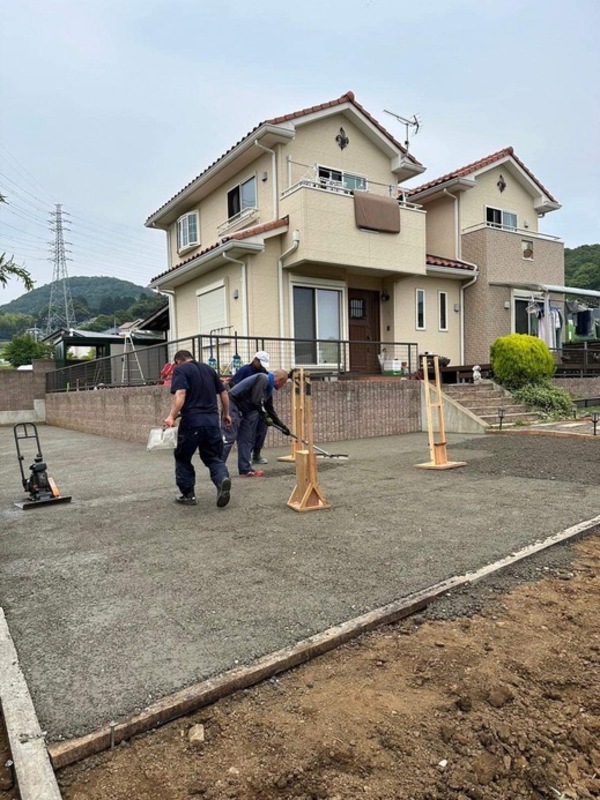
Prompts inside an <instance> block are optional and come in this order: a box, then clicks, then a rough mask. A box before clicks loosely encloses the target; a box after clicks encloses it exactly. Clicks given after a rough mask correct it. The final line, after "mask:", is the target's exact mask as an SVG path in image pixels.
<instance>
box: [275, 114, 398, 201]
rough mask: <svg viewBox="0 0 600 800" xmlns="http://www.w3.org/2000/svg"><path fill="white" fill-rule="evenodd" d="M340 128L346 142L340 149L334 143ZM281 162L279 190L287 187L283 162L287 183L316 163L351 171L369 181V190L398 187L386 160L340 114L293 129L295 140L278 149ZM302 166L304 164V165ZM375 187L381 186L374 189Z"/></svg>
mask: <svg viewBox="0 0 600 800" xmlns="http://www.w3.org/2000/svg"><path fill="white" fill-rule="evenodd" d="M340 127H343V128H344V130H345V132H346V135H347V136H348V138H349V140H350V142H349V144H348V146H347V147H346V148H344V150H341V149H340V147H339V146H338V143H337V142H336V140H335V139H336V136H337V135H338V134H339V131H340ZM282 155H283V159H282V163H283V165H284V166H285V169H286V171H285V173H284V183H282V185H281V188H282V190H283V189H285V188H288V186H289V184H288V182H287V162H286V157H287V156H289V157H290V158H291V159H292V161H294V162H299V163H297V164H292V168H291V184H292V185H293V184H294V183H297V181H298V180H300V178H301V177H302V176H303V175H305V174H306V172H307V168H308V167H313V166H314V165H316V164H319V165H320V166H324V167H331V168H332V169H338V170H342V171H344V172H351V173H352V174H354V175H360V176H363V177H366V178H368V179H369V181H371V182H373V185H372V186H370V187H369V190H370V191H373V192H375V193H377V194H388V191H387V187H388V186H393V187H394V188H395V187H396V186H397V185H398V179H397V178H396V176H395V175H394V173H393V172H392V171H391V164H390V159H389V157H388V156H387V155H386V154H385V153H383V152H382V151H381V150H380V149H379V148H378V147H377V146H376V145H375V144H374V143H373V142H371V141H370V139H368V137H367V136H365V134H364V133H363V132H362V131H360V130H359V129H358V128H357V127H356V126H355V125H354V123H353V122H352V121H351V120H349V119H348V118H346V117H345V116H344V115H343V114H342V113H340V114H335V115H332V116H330V117H326V118H324V119H320V120H315V121H314V122H309V123H306V124H303V125H298V126H297V127H296V137H295V139H293V140H292V141H290V142H289V143H288V144H286V145H285V147H282ZM304 165H308V167H307V166H304ZM376 184H385V185H384V186H378V185H376Z"/></svg>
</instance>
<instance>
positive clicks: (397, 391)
mask: <svg viewBox="0 0 600 800" xmlns="http://www.w3.org/2000/svg"><path fill="white" fill-rule="evenodd" d="M290 388H291V385H290V384H289V383H288V384H287V385H286V386H285V387H283V388H282V389H281V390H280V391H279V392H276V393H275V398H274V405H275V408H276V410H277V413H278V414H279V416H280V417H281V419H282V420H283V421H284V422H286V423H288V424H290V425H291V422H292V421H291V413H290V411H291V406H290ZM420 392H421V384H420V382H419V381H407V380H400V379H398V378H390V379H389V380H385V381H376V382H370V381H332V382H326V381H322V382H321V381H318V382H315V383H313V384H312V397H313V420H314V437H315V441H316V442H333V441H343V440H345V439H364V438H367V437H371V436H392V435H395V434H400V433H414V432H416V431H419V430H421V411H420V402H421V401H420ZM169 408H170V393H169V390H168V389H167V388H166V387H164V386H141V387H136V388H131V389H99V390H91V391H82V392H58V393H54V394H47V395H46V422H47V424H48V425H56V426H58V427H61V428H70V429H71V430H76V431H83V432H85V433H95V434H98V435H100V436H109V437H112V438H114V439H123V440H125V441H129V442H140V443H145V442H146V441H147V438H148V431H149V429H150V428H151V427H153V426H156V425H160V424H161V422H162V420H163V419H164V418H165V417H166V415H167V413H168V411H169ZM285 441H287V440H285ZM283 442H284V438H283V437H282V436H281V434H279V433H276V432H270V433H269V437H268V439H267V443H266V444H267V446H275V445H277V446H280V445H281V444H282V443H283Z"/></svg>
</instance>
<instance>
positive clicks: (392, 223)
mask: <svg viewBox="0 0 600 800" xmlns="http://www.w3.org/2000/svg"><path fill="white" fill-rule="evenodd" d="M354 218H355V220H356V227H357V228H365V229H366V230H368V231H380V232H381V233H400V206H399V205H398V201H397V200H396V199H395V198H394V197H381V196H379V195H374V194H369V193H368V192H355V193H354Z"/></svg>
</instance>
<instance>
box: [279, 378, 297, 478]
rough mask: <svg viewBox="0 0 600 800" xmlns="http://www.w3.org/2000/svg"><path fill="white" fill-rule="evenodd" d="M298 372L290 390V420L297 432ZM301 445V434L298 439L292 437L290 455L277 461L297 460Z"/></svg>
mask: <svg viewBox="0 0 600 800" xmlns="http://www.w3.org/2000/svg"><path fill="white" fill-rule="evenodd" d="M296 374H297V373H294V376H293V379H292V388H291V391H290V398H291V400H290V405H291V408H290V420H291V424H292V425H293V430H292V433H296V432H297V431H298V421H297V419H296V406H297V398H298V391H299V390H298V385H297V383H296ZM301 446H302V443H301V441H300V437H299V436H298V438H297V439H293V438H292V439H291V449H290V453H289V455H287V456H279V457H278V459H277V461H288V462H289V461H291V462H294V461H295V460H296V453H297V451H298V450H299V449H300V447H301Z"/></svg>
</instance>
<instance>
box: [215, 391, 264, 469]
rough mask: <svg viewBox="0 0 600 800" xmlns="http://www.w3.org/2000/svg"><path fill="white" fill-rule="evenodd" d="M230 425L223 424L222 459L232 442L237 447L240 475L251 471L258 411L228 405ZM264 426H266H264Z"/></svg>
mask: <svg viewBox="0 0 600 800" xmlns="http://www.w3.org/2000/svg"><path fill="white" fill-rule="evenodd" d="M230 416H231V426H230V427H229V428H227V427H225V426H223V443H224V448H223V461H227V457H228V456H229V453H230V452H231V448H232V447H233V445H234V443H235V442H237V448H238V471H239V473H240V475H244V474H245V473H247V472H252V470H253V466H252V449H253V448H254V445H255V441H256V426H257V423H258V419H259V414H258V411H254V410H253V411H240V410H239V409H238V407H237V406H236V405H235V403H232V404H231V407H230ZM265 427H266V426H265ZM263 441H264V440H263Z"/></svg>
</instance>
